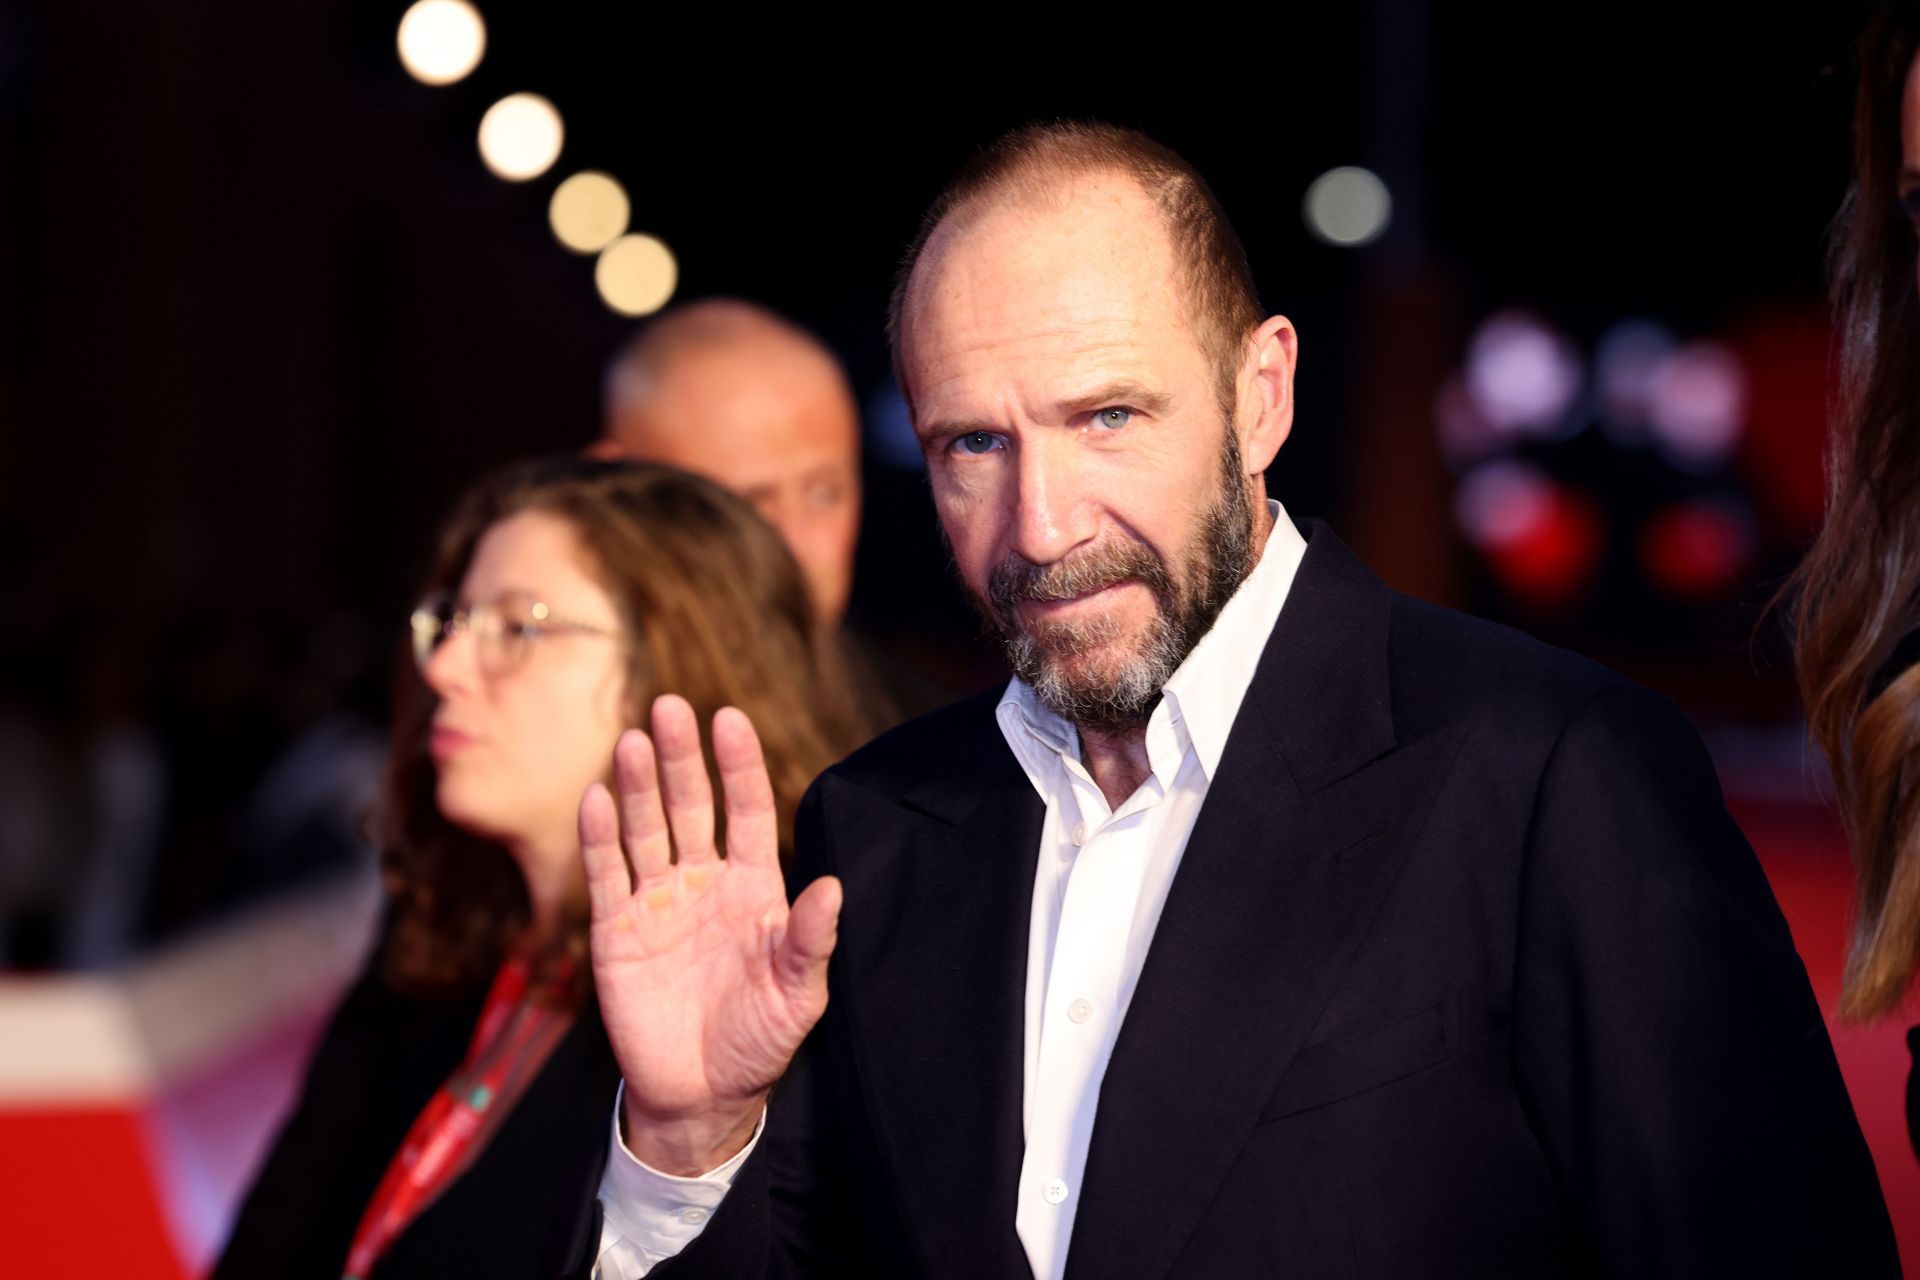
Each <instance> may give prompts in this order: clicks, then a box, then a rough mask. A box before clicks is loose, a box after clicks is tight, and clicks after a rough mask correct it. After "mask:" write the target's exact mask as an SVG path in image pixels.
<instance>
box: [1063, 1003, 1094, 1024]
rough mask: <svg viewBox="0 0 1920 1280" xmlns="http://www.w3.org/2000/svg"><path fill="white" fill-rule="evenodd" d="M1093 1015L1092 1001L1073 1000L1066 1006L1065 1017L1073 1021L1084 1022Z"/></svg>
mask: <svg viewBox="0 0 1920 1280" xmlns="http://www.w3.org/2000/svg"><path fill="white" fill-rule="evenodd" d="M1092 1016H1093V1001H1091V1000H1075V1001H1074V1002H1073V1003H1072V1004H1070V1005H1068V1006H1067V1017H1068V1018H1069V1019H1070V1020H1072V1021H1074V1022H1085V1021H1086V1020H1087V1019H1088V1018H1091V1017H1092Z"/></svg>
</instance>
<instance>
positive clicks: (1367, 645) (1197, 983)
mask: <svg viewBox="0 0 1920 1280" xmlns="http://www.w3.org/2000/svg"><path fill="white" fill-rule="evenodd" d="M1310 534H1311V538H1310V541H1309V546H1308V552H1307V557H1306V559H1305V560H1304V561H1303V562H1302V564H1301V567H1300V570H1299V573H1298V575H1297V576H1296V579H1295V582H1294V585H1293V588H1292V590H1291V592H1290V595H1289V599H1288V602H1287V605H1286V607H1285V608H1284V609H1283V610H1282V611H1281V616H1280V620H1279V622H1278V623H1277V624H1276V626H1275V628H1274V631H1273V634H1272V637H1271V638H1270V640H1269V642H1268V644H1267V648H1266V650H1265V652H1264V654H1263V655H1262V657H1261V658H1260V665H1259V669H1258V671H1257V672H1256V674H1255V677H1254V680H1253V683H1252V684H1251V685H1250V686H1249V689H1248V692H1247V696H1246V699H1245V700H1244V701H1243V703H1242V705H1241V708H1240V712H1239V714H1238V716H1237V718H1236V719H1235V722H1234V728H1233V733H1232V735H1231V737H1230V738H1229V740H1228V744H1227V749H1226V752H1225V754H1224V755H1223V757H1222V759H1221V763H1220V770H1219V774H1218V776H1217V777H1215V778H1214V779H1213V781H1212V783H1211V785H1210V787H1209V790H1208V795H1207V800H1206V803H1205V804H1204V805H1203V806H1202V808H1201V812H1200V815H1199V818H1198V820H1197V821H1196V822H1195V824H1194V829H1193V833H1192V836H1191V838H1190V839H1189V840H1188V843H1187V848H1186V852H1185V854H1184V855H1183V857H1182V860H1181V865H1180V869H1179V872H1178V874H1177V875H1176V876H1175V878H1174V882H1173V885H1172V888H1171V889H1170V891H1169V892H1168V895H1167V902H1166V907H1165V909H1164V911H1163V912H1162V914H1161V917H1160V923H1159V925H1158V927H1157V929H1156V930H1155V934H1154V940H1153V944H1152V947H1151V949H1150V950H1149V952H1148V955H1147V959H1146V964H1145V967H1144V968H1143V970H1142V972H1141V976H1140V983H1139V985H1138V987H1137V988H1136V989H1135V992H1134V997H1133V1002H1132V1004H1131V1006H1130V1007H1129V1009H1128V1012H1127V1015H1126V1020H1125V1022H1124V1023H1123V1024H1122V1026H1121V1029H1120V1033H1119V1037H1118V1039H1117V1041H1116V1042H1115V1045H1114V1051H1113V1056H1112V1059H1111V1060H1110V1062H1109V1064H1108V1067H1107V1072H1106V1076H1105V1079H1104V1081H1103V1084H1102V1087H1101V1090H1100V1101H1099V1106H1098V1109H1097V1112H1096V1116H1095V1123H1094V1131H1093V1137H1092V1141H1091V1145H1090V1148H1089V1151H1088V1158H1087V1169H1086V1173H1085V1175H1084V1177H1083V1179H1082V1185H1083V1187H1084V1194H1083V1199H1082V1201H1081V1204H1080V1207H1079V1211H1078V1214H1077V1215H1076V1218H1075V1225H1074V1233H1073V1241H1072V1246H1071V1248H1070V1249H1069V1251H1068V1256H1067V1276H1068V1277H1069V1280H1074V1278H1075V1277H1089V1276H1108V1275H1120V1274H1126V1275H1129V1276H1135V1277H1156V1276H1160V1275H1163V1274H1164V1273H1165V1272H1166V1271H1167V1269H1168V1268H1169V1267H1170V1266H1171V1265H1172V1264H1173V1261H1174V1259H1175V1258H1176V1257H1177V1256H1178V1255H1179V1252H1180V1250H1181V1248H1182V1247H1183V1246H1184V1244H1185V1242H1186V1240H1187V1239H1188V1237H1189V1236H1190V1234H1191V1233H1192V1231H1193V1229H1194V1227H1195V1226H1196V1225H1197V1224H1198V1222H1199V1221H1200V1219H1201V1217H1202V1215H1203V1214H1204V1213H1205V1210H1206V1206H1207V1204H1208V1202H1209V1201H1210V1200H1211V1199H1212V1198H1213V1195H1214V1193H1215V1191H1216V1190H1217V1188H1218V1187H1219V1185H1220V1182H1221V1180H1222V1179H1223V1178H1224V1177H1225V1176H1226V1174H1227V1171H1228V1170H1229V1168H1230V1167H1231V1165H1232V1164H1233V1161H1234V1160H1235V1158H1236V1157H1237V1156H1238V1154H1239V1151H1240V1149H1241V1147H1242V1146H1243V1145H1244V1143H1245V1142H1246V1140H1247V1139H1248V1137H1249V1136H1250V1134H1251V1131H1252V1128H1253V1125H1254V1123H1255V1121H1256V1119H1257V1117H1258V1116H1259V1113H1260V1110H1261V1107H1262V1105H1263V1103H1264V1102H1265V1100H1266V1099H1267V1098H1268V1097H1269V1096H1271V1094H1272V1093H1273V1091H1274V1089H1275V1087H1276V1086H1277V1085H1278V1083H1279V1080H1280V1078H1281V1076H1282V1075H1283V1074H1284V1073H1285V1070H1286V1067H1287V1065H1288V1064H1289V1063H1290V1062H1291V1060H1292V1059H1293V1056H1294V1055H1295V1054H1296V1053H1297V1052H1298V1051H1299V1049H1300V1047H1301V1046H1302V1045H1303V1044H1304V1043H1305V1041H1306V1039H1307V1036H1308V1034H1309V1033H1310V1032H1311V1030H1312V1028H1313V1025H1314V1022H1315V1021H1316V1020H1317V1018H1318V1016H1319V1013H1320V1010H1321V1009H1322V1008H1323V1007H1324V1006H1325V1004H1326V1001H1327V999H1328V997H1329V996H1330V994H1331V993H1332V990H1333V988H1334V986H1335V985H1336V983H1337V981H1338V979H1339V976H1340V973H1341V971H1342V970H1343V969H1344V968H1345V965H1346V962H1347V960H1348V958H1349V957H1350V956H1351V954H1352V952H1353V950H1354V947H1355V946H1356V945H1357V943H1358V941H1359V938H1360V936H1361V935H1362V933H1363V932H1364V930H1365V927H1366V924H1367V921H1368V920H1369V919H1370V918H1371V916H1372V914H1373V911H1374V908H1375V907H1376V906H1377V905H1378V903H1379V901H1380V898H1381V896H1382V894H1383V892H1384V890H1385V888H1386V886H1387V885H1388V884H1389V883H1390V881H1391V880H1392V877H1393V873H1394V871H1395V869H1396V868H1397V867H1398V865H1399V861H1400V858H1401V857H1402V856H1403V854H1404V850H1405V847H1406V845H1407V843H1408V842H1409V841H1410V838H1411V835H1412V833H1413V831H1414V830H1416V829H1417V827H1418V824H1419V821H1420V820H1421V818H1422V817H1423V816H1424V813H1425V808H1426V804H1427V801H1428V799H1430V797H1431V794H1432V793H1433V790H1434V788H1435V786H1436V784H1437V782H1438V780H1439V778H1440V776H1441V775H1442V772H1443V771H1442V769H1441V767H1440V766H1441V765H1443V764H1444V762H1445V759H1446V758H1447V756H1448V755H1449V754H1450V753H1449V751H1448V748H1447V746H1446V744H1445V743H1444V742H1441V741H1439V740H1437V739H1428V740H1425V741H1422V742H1420V743H1416V744H1413V745H1410V746H1400V747H1397V744H1396V741H1395V735H1394V726H1393V718H1392V712H1391V704H1390V700H1389V696H1388V695H1389V685H1388V671H1387V641H1388V623H1389V619H1390V612H1391V608H1392V595H1391V593H1390V592H1389V591H1388V590H1387V589H1386V587H1385V586H1384V585H1382V584H1381V583H1380V582H1379V581H1378V580H1377V579H1375V578H1374V577H1373V576H1372V575H1371V574H1370V573H1368V572H1367V570H1366V569H1365V568H1364V567H1363V566H1362V565H1360V563H1359V562H1358V561H1357V560H1356V559H1354V558H1353V556H1352V554H1351V553H1349V552H1348V551H1346V549H1345V548H1344V547H1342V546H1340V544H1339V543H1338V542H1337V541H1335V540H1334V538H1333V536H1332V535H1331V533H1329V532H1328V531H1327V530H1326V529H1325V528H1324V527H1319V526H1314V527H1312V528H1311V529H1310Z"/></svg>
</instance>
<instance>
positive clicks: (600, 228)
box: [547, 170, 632, 253]
mask: <svg viewBox="0 0 1920 1280" xmlns="http://www.w3.org/2000/svg"><path fill="white" fill-rule="evenodd" d="M631 212H632V205H631V204H630V203H629V202H628V200H627V192H626V189H625V188H624V187H622V186H621V185H620V184H619V182H617V181H616V180H615V179H614V178H612V177H611V176H609V175H607V174H604V173H599V172H596V171H594V170H588V171H587V172H585V173H576V174H574V175H573V176H572V177H571V178H568V179H567V180H566V181H565V182H563V183H561V184H560V185H559V186H558V187H555V188H554V191H553V199H552V200H551V201H550V202H549V203H548V205H547V221H548V223H549V224H551V225H552V227H553V234H554V238H555V239H557V240H559V241H560V243H561V244H563V245H565V246H566V247H567V248H569V249H571V250H573V251H574V252H575V253H598V252H600V251H601V250H602V249H604V248H606V247H607V246H608V245H610V244H612V243H613V242H614V241H615V240H616V239H618V238H619V237H620V235H621V233H622V232H624V231H626V229H627V218H628V216H629V214H630V213H631Z"/></svg>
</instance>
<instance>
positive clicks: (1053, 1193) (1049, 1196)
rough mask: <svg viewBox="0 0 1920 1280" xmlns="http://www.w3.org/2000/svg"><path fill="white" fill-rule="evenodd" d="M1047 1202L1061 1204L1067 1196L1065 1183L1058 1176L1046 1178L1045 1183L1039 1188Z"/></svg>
mask: <svg viewBox="0 0 1920 1280" xmlns="http://www.w3.org/2000/svg"><path fill="white" fill-rule="evenodd" d="M1040 1194H1041V1195H1042V1196H1044V1197H1046V1201H1047V1203H1048V1204H1061V1203H1063V1202H1064V1201H1065V1200H1066V1198H1067V1184H1066V1183H1064V1182H1062V1181H1060V1179H1058V1178H1048V1179H1047V1185H1046V1186H1044V1187H1042V1188H1041V1189H1040Z"/></svg>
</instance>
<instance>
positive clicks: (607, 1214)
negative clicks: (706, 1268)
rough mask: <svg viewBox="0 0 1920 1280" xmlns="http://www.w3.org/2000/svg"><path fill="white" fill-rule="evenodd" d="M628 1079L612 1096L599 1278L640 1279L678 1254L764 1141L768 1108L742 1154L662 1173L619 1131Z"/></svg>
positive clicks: (703, 1225) (602, 1195)
mask: <svg viewBox="0 0 1920 1280" xmlns="http://www.w3.org/2000/svg"><path fill="white" fill-rule="evenodd" d="M626 1089H627V1085H626V1082H625V1081H624V1080H623V1081H621V1082H620V1088H619V1090H618V1091H616V1092H615V1094H614V1099H613V1141H612V1142H611V1143H609V1144H608V1150H607V1167H606V1169H605V1171H604V1172H603V1173H602V1174H601V1175H600V1208H601V1224H600V1250H599V1255H598V1258H597V1260H596V1262H595V1264H594V1273H595V1275H596V1276H598V1277H599V1278H600V1280H638V1277H640V1276H644V1275H645V1274H646V1273H647V1272H648V1271H649V1270H651V1269H652V1267H653V1265H654V1264H655V1263H658V1262H661V1261H663V1260H665V1259H667V1258H671V1257H673V1256H674V1255H676V1254H678V1253H679V1252H680V1251H681V1250H682V1249H684V1248H686V1247H687V1245H688V1244H690V1243H692V1241H693V1239H694V1237H695V1236H698V1235H699V1234H700V1232H701V1231H702V1230H704V1229H705V1228H706V1225H707V1219H708V1218H710V1217H712V1216H713V1211H714V1210H715V1209H718V1208H719V1207H720V1202H721V1201H722V1200H724V1199H726V1195H727V1192H728V1190H729V1189H731V1188H732V1186H733V1179H734V1175H735V1174H737V1173H739V1172H740V1166H741V1165H742V1164H745V1163H746V1159H747V1157H748V1156H750V1155H752V1154H753V1149H754V1147H756V1146H758V1145H759V1142H760V1134H761V1132H762V1131H763V1130H764V1129H765V1128H766V1127H767V1112H766V1108H764V1107H762V1108H761V1110H760V1119H759V1120H758V1121H757V1122H756V1123H755V1124H754V1126H753V1136H752V1137H751V1138H749V1139H748V1140H747V1145H746V1146H745V1147H743V1148H742V1149H741V1150H740V1152H739V1154H737V1155H735V1156H734V1157H733V1158H732V1159H731V1160H728V1161H727V1162H726V1163H725V1164H723V1165H721V1166H720V1167H719V1168H717V1169H713V1170H710V1171H708V1172H707V1173H703V1174H700V1175H698V1176H696V1177H692V1178H681V1177H676V1176H675V1175H673V1174H671V1173H662V1172H660V1171H659V1170H658V1169H655V1168H653V1167H652V1166H651V1165H648V1164H647V1163H646V1162H645V1161H643V1160H641V1159H640V1158H639V1157H638V1156H636V1155H634V1154H633V1152H631V1151H629V1150H628V1149H627V1143H626V1139H625V1138H623V1137H622V1136H621V1133H620V1111H621V1107H622V1105H623V1103H624V1102H625V1099H626Z"/></svg>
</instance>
